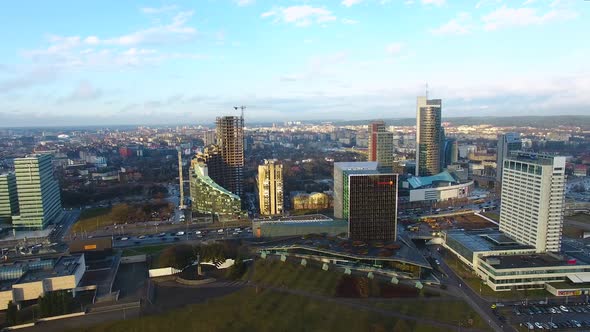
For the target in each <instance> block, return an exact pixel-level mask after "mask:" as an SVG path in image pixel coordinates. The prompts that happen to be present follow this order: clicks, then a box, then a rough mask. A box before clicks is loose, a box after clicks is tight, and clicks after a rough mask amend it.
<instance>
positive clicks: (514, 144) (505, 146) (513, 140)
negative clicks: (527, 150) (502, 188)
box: [496, 133, 522, 182]
mask: <svg viewBox="0 0 590 332" xmlns="http://www.w3.org/2000/svg"><path fill="white" fill-rule="evenodd" d="M521 149H522V141H521V140H520V134H519V133H506V134H502V135H500V136H499V137H498V150H497V152H496V181H498V182H502V168H503V166H504V159H506V157H508V155H510V152H511V151H518V150H521Z"/></svg>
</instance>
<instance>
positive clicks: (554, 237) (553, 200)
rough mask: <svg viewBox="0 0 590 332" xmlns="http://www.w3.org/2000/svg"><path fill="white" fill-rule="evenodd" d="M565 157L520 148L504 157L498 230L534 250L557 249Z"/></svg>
mask: <svg viewBox="0 0 590 332" xmlns="http://www.w3.org/2000/svg"><path fill="white" fill-rule="evenodd" d="M565 160H566V157H558V156H553V155H547V154H537V153H530V152H522V151H513V152H512V153H511V154H510V155H509V156H508V157H507V158H506V159H505V160H504V165H503V170H502V173H503V174H502V203H501V210H500V230H501V231H503V232H505V233H506V234H508V235H509V236H511V237H513V238H514V239H516V240H518V241H519V242H522V243H524V244H529V245H532V246H534V247H535V248H536V250H537V252H546V251H550V252H559V251H560V249H561V234H562V225H563V215H564V208H565V182H566V181H565V180H566V179H565Z"/></svg>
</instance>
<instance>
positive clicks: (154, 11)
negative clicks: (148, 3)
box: [141, 5, 178, 14]
mask: <svg viewBox="0 0 590 332" xmlns="http://www.w3.org/2000/svg"><path fill="white" fill-rule="evenodd" d="M177 8H178V6H176V5H168V6H162V7H157V8H155V7H143V8H141V11H142V12H143V13H144V14H160V13H165V12H169V11H173V10H176V9H177Z"/></svg>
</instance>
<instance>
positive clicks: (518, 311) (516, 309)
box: [512, 307, 520, 316]
mask: <svg viewBox="0 0 590 332" xmlns="http://www.w3.org/2000/svg"><path fill="white" fill-rule="evenodd" d="M512 312H513V313H514V314H515V315H516V316H520V310H518V308H516V307H515V308H514V309H512Z"/></svg>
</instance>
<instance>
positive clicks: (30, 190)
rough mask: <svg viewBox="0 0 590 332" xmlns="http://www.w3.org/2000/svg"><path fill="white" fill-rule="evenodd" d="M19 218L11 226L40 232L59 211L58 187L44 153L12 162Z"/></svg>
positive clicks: (49, 161)
mask: <svg viewBox="0 0 590 332" xmlns="http://www.w3.org/2000/svg"><path fill="white" fill-rule="evenodd" d="M14 173H15V175H16V187H17V193H18V204H19V215H16V216H13V218H12V225H13V226H14V227H21V228H30V229H41V228H45V226H47V225H48V224H49V223H52V222H54V221H56V219H57V218H58V217H59V216H60V213H61V211H62V208H61V199H60V192H59V184H58V182H57V180H56V179H55V177H54V175H53V165H52V157H51V155H48V154H43V155H32V156H28V157H26V158H16V159H14Z"/></svg>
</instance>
